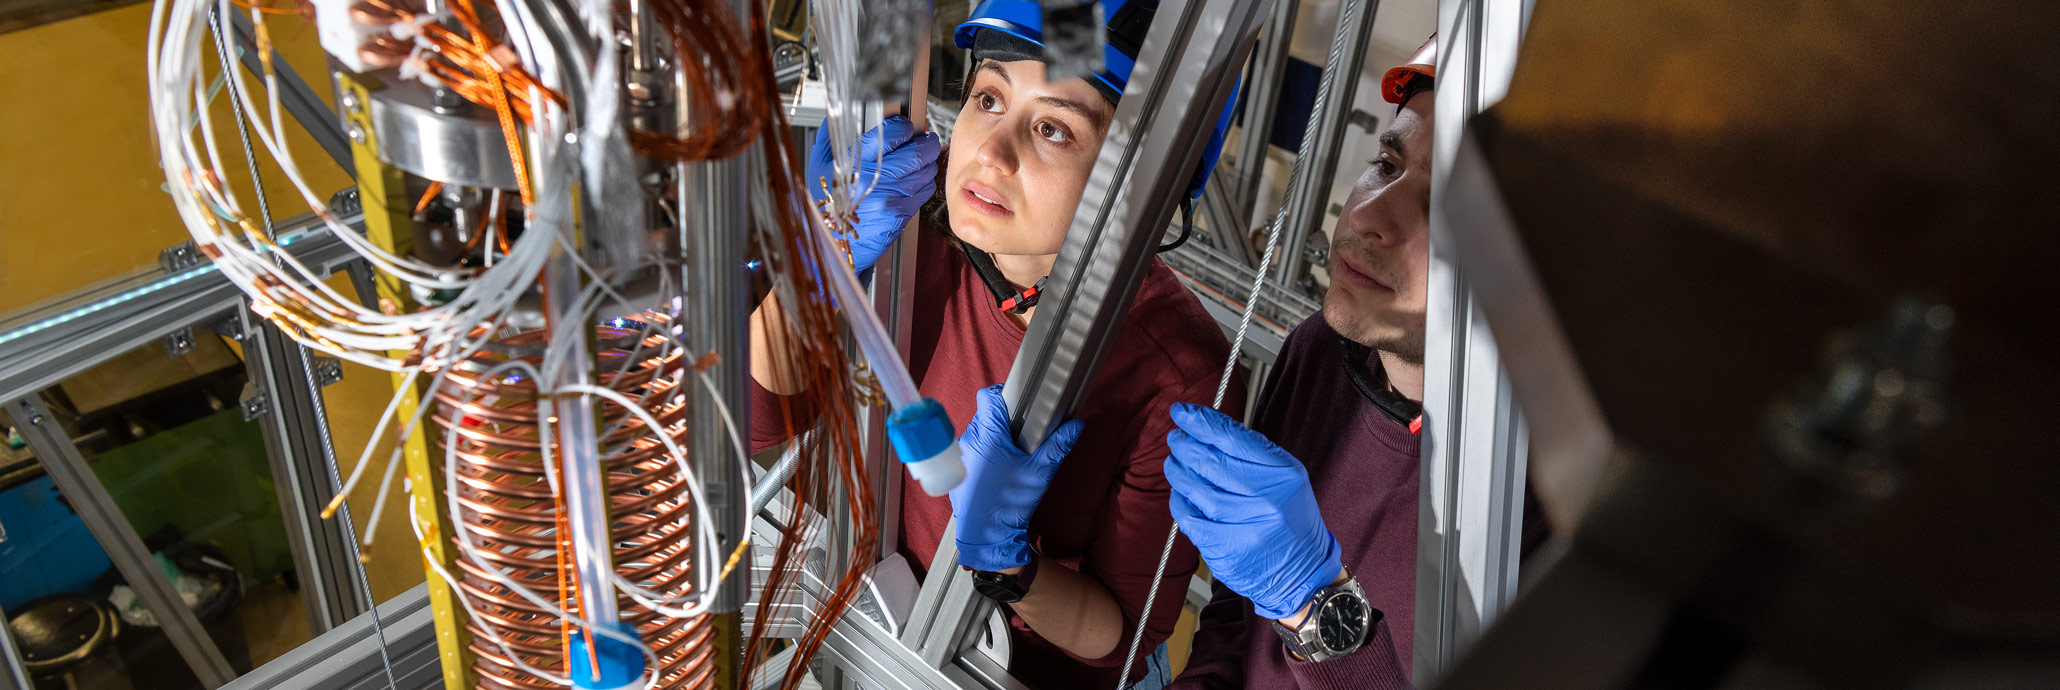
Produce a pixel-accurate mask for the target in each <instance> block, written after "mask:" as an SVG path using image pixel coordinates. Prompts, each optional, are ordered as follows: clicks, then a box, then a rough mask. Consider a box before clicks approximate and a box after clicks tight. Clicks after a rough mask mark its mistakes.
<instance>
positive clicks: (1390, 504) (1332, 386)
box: [1170, 313, 1421, 690]
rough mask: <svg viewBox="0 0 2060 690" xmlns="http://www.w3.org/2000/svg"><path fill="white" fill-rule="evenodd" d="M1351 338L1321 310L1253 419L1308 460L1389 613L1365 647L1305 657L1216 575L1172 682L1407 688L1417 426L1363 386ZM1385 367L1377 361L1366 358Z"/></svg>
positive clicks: (1187, 685) (1362, 579) (1336, 524)
mask: <svg viewBox="0 0 2060 690" xmlns="http://www.w3.org/2000/svg"><path fill="white" fill-rule="evenodd" d="M1344 354H1345V349H1344V347H1343V346H1342V345H1340V343H1339V340H1338V334H1337V332H1336V331H1333V330H1331V328H1330V324H1328V323H1326V322H1325V321H1324V320H1323V314H1321V313H1318V314H1316V315H1315V316H1311V317H1309V319H1308V320H1307V321H1303V322H1302V325H1301V326H1298V327H1296V328H1295V332H1294V333H1293V334H1291V335H1289V336H1288V339H1287V342H1286V343H1284V344H1282V345H1281V352H1280V358H1279V359H1278V360H1277V361H1276V362H1275V364H1274V367H1273V373H1272V375H1271V376H1270V377H1269V378H1268V379H1267V381H1266V387H1265V388H1264V389H1263V391H1262V392H1261V393H1260V394H1259V406H1258V407H1257V408H1256V409H1255V410H1254V411H1253V413H1252V424H1251V427H1252V428H1253V429H1254V430H1257V431H1258V432H1259V433H1262V434H1265V435H1266V437H1267V438H1270V439H1272V440H1273V442H1274V443H1276V444H1279V445H1280V447H1281V448H1285V449H1287V451H1288V452H1289V453H1292V454H1294V456H1295V457H1296V458H1297V459H1300V460H1301V461H1302V464H1303V465H1305V466H1307V467H1308V469H1309V481H1310V483H1311V484H1313V485H1314V488H1315V490H1316V503H1317V505H1318V506H1319V507H1320V508H1321V510H1322V512H1323V522H1324V525H1325V526H1328V527H1329V528H1330V531H1331V534H1334V535H1336V536H1337V539H1338V546H1339V547H1340V548H1341V550H1342V552H1343V555H1344V564H1345V567H1346V568H1347V569H1349V570H1351V571H1352V574H1353V575H1356V576H1357V577H1358V578H1359V585H1360V586H1361V587H1364V588H1366V596H1367V598H1368V599H1370V600H1371V603H1372V604H1373V607H1374V609H1375V610H1378V611H1380V612H1381V613H1382V618H1381V621H1380V623H1379V624H1377V625H1376V626H1375V630H1374V635H1373V637H1372V638H1370V639H1368V640H1367V642H1366V645H1365V646H1364V647H1362V648H1360V649H1359V651H1357V652H1353V653H1352V654H1349V655H1346V656H1344V657H1340V658H1337V659H1332V660H1330V661H1325V662H1322V663H1314V664H1312V663H1308V662H1304V661H1299V660H1296V659H1294V658H1293V657H1291V656H1289V655H1288V652H1287V648H1286V647H1285V646H1283V645H1282V644H1281V641H1280V637H1279V636H1278V635H1277V634H1275V633H1274V631H1273V622H1272V621H1270V620H1267V619H1264V618H1260V617H1258V616H1257V615H1254V614H1253V613H1252V602H1251V601H1250V600H1248V599H1246V598H1244V597H1242V596H1239V595H1238V594H1237V593H1235V592H1232V591H1230V590H1229V589H1228V588H1225V587H1224V586H1223V585H1222V584H1217V585H1216V596H1215V597H1214V598H1213V599H1211V600H1210V601H1209V605H1208V606H1207V607H1205V608H1203V609H1202V615H1201V621H1200V622H1199V623H1198V624H1197V627H1196V629H1195V636H1194V655H1193V656H1191V657H1189V659H1188V662H1187V669H1186V671H1185V672H1184V673H1182V674H1180V678H1178V679H1177V680H1175V681H1174V682H1173V684H1172V685H1171V686H1170V687H1172V688H1179V689H1180V690H1201V689H1203V688H1211V689H1216V688H1374V689H1376V690H1391V689H1400V688H1408V687H1410V684H1409V662H1408V661H1407V657H1405V656H1402V654H1406V653H1408V652H1409V650H1410V649H1411V647H1410V638H1411V635H1412V634H1413V632H1414V630H1415V613H1416V521H1417V515H1416V504H1417V493H1416V492H1417V481H1418V478H1419V476H1420V467H1419V465H1418V462H1417V458H1418V454H1419V452H1420V449H1421V446H1420V445H1419V444H1418V437H1417V436H1416V435H1415V434H1412V433H1410V432H1409V430H1408V429H1407V428H1405V427H1404V426H1402V425H1401V424H1397V423H1395V422H1394V421H1393V420H1391V419H1388V417H1387V416H1386V415H1383V414H1382V413H1381V411H1380V409H1379V408H1376V407H1374V406H1373V404H1372V403H1369V402H1367V401H1366V399H1365V398H1362V397H1360V396H1359V393H1358V391H1356V390H1354V389H1353V388H1352V381H1351V379H1350V378H1349V377H1348V376H1347V375H1346V374H1345V370H1344V362H1343V359H1342V358H1343V357H1344ZM1367 364H1368V365H1369V366H1372V367H1379V366H1380V363H1379V362H1377V361H1369V362H1368V363H1367Z"/></svg>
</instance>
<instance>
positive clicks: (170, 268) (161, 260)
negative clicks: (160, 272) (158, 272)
mask: <svg viewBox="0 0 2060 690" xmlns="http://www.w3.org/2000/svg"><path fill="white" fill-rule="evenodd" d="M200 260H201V256H200V248H199V247H196V246H194V245H193V243H192V242H191V241H187V242H180V243H178V244H175V245H172V246H169V247H165V248H164V249H163V250H162V251H159V252H158V253H157V266H158V268H162V269H164V270H165V272H166V273H178V272H180V271H183V270H186V269H189V268H192V267H194V266H199V265H200Z"/></svg>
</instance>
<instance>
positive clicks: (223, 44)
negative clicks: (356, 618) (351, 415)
mask: <svg viewBox="0 0 2060 690" xmlns="http://www.w3.org/2000/svg"><path fill="white" fill-rule="evenodd" d="M253 9H255V8H253ZM208 22H209V24H210V25H211V27H210V28H212V30H213V31H214V34H215V48H216V50H217V51H219V52H220V53H221V60H222V65H223V69H235V67H234V66H233V65H235V64H236V60H235V59H234V55H233V54H232V51H231V50H230V49H229V36H228V34H227V33H226V32H224V31H223V30H222V14H221V12H220V10H219V9H217V10H215V11H211V12H210V13H209V16H208ZM228 88H230V89H237V88H239V86H238V85H236V84H229V85H228ZM229 108H230V110H231V112H232V113H234V116H235V120H236V136H237V138H238V139H239V140H241V142H242V144H243V159H244V161H245V162H247V163H248V164H249V166H250V185H251V193H252V195H253V196H255V197H257V207H258V217H259V218H260V219H261V220H262V221H263V223H264V231H265V234H266V235H274V234H276V232H277V228H276V227H275V226H274V225H273V224H272V205H271V202H270V201H269V200H267V198H266V197H265V180H264V177H263V176H262V175H260V174H259V171H258V163H257V152H256V150H255V149H253V148H252V147H251V145H250V124H249V118H248V116H247V115H246V114H245V113H244V112H243V100H242V99H241V98H240V97H232V98H230V99H229ZM293 347H294V350H295V354H296V355H297V356H299V357H300V361H301V363H302V364H303V367H302V370H301V371H302V373H304V374H307V376H305V377H303V382H304V383H305V384H306V386H307V388H308V399H309V400H321V399H322V397H321V388H320V385H319V384H317V383H316V382H315V379H314V372H313V370H312V369H311V368H308V367H306V366H305V365H306V364H309V363H312V362H313V361H314V358H313V357H311V356H310V355H309V352H308V348H307V346H306V345H302V344H300V343H298V342H295V343H293ZM314 422H315V429H316V433H317V434H318V435H319V439H320V442H321V444H322V459H323V461H324V462H323V465H324V467H326V468H327V469H328V472H329V474H328V476H327V477H324V478H325V479H327V480H329V482H330V486H331V487H332V488H334V487H336V486H338V484H337V483H336V482H337V477H338V476H339V475H340V473H339V472H337V471H336V456H335V454H334V453H332V452H330V449H331V447H332V446H331V442H332V440H331V438H330V435H329V420H328V418H327V417H326V416H324V414H323V411H322V410H316V411H315V414H314ZM342 515H343V517H342V523H341V527H342V530H343V534H342V536H343V540H344V543H345V544H347V545H348V547H347V548H346V551H347V552H348V553H347V555H348V556H349V557H350V561H351V569H352V570H353V571H354V574H355V575H356V578H355V579H356V580H357V581H358V582H357V584H358V588H359V590H360V593H361V594H363V595H364V597H365V606H366V609H367V613H369V614H370V615H371V621H372V633H373V635H374V636H375V637H376V641H377V642H378V643H379V668H380V670H381V671H382V672H384V673H385V675H386V687H387V689H388V690H399V684H398V683H397V682H396V681H395V680H394V676H393V658H392V655H390V654H389V653H388V652H387V642H386V626H385V625H384V624H383V623H381V622H380V620H379V602H378V600H377V599H376V598H375V597H374V596H373V594H372V582H371V578H370V577H368V576H367V575H366V573H365V563H364V561H363V555H362V553H361V552H360V551H359V550H358V543H357V529H356V527H357V526H356V525H354V524H352V523H351V518H350V511H349V510H348V509H347V508H346V509H345V510H344V512H343V514H342Z"/></svg>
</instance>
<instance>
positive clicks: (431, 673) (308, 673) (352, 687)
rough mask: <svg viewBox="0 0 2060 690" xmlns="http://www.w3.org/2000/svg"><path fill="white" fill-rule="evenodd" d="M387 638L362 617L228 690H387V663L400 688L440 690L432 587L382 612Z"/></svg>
mask: <svg viewBox="0 0 2060 690" xmlns="http://www.w3.org/2000/svg"><path fill="white" fill-rule="evenodd" d="M378 615H379V621H380V627H381V629H383V630H384V637H381V636H379V635H378V634H377V631H375V630H374V627H373V625H372V618H371V617H370V616H369V615H366V614H359V615H358V616H357V617H356V618H352V619H350V620H348V621H345V622H344V623H343V624H341V625H338V626H336V627H335V628H333V629H331V630H330V631H329V632H326V633H322V634H321V635H320V636H317V637H316V638H315V639H312V640H309V641H307V642H303V643H301V644H300V645H299V646H297V647H294V648H293V649H292V650H291V651H288V652H287V653H285V654H283V655H281V656H279V657H278V658H276V659H273V660H271V661H268V662H265V665H263V666H259V667H257V668H255V669H252V670H251V672H250V673H246V674H244V675H243V676H242V677H239V678H237V679H236V680H235V681H234V682H231V683H229V684H228V685H225V686H222V688H223V690H375V689H378V688H387V687H388V686H387V684H386V673H385V670H386V669H385V664H384V663H383V662H382V661H381V658H382V657H381V649H380V647H381V646H382V644H383V645H384V647H385V650H384V651H385V658H390V659H392V660H393V678H394V684H395V687H394V688H392V689H390V690H428V689H429V688H436V687H441V685H440V683H442V681H443V674H442V672H441V671H440V670H439V669H438V668H437V656H436V655H437V653H436V626H435V623H434V621H432V620H431V619H430V615H429V587H428V585H415V587H414V588H413V589H410V590H408V591H406V592H403V593H401V594H400V595H398V596H395V597H394V598H392V599H388V600H387V601H386V603H383V604H380V605H379V608H378Z"/></svg>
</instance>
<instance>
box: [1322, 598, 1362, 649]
mask: <svg viewBox="0 0 2060 690" xmlns="http://www.w3.org/2000/svg"><path fill="white" fill-rule="evenodd" d="M1367 617H1368V616H1367V609H1366V600H1364V599H1360V598H1359V597H1355V596H1350V595H1343V596H1333V597H1331V598H1329V599H1325V600H1324V601H1323V607H1322V610H1320V611H1318V612H1317V619H1316V621H1317V622H1316V634H1317V636H1318V637H1320V638H1321V639H1322V641H1323V646H1324V647H1325V648H1326V649H1329V650H1330V651H1332V652H1345V651H1349V650H1351V649H1354V648H1356V647H1358V646H1359V644H1360V643H1361V642H1364V641H1365V640H1366V620H1367Z"/></svg>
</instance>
